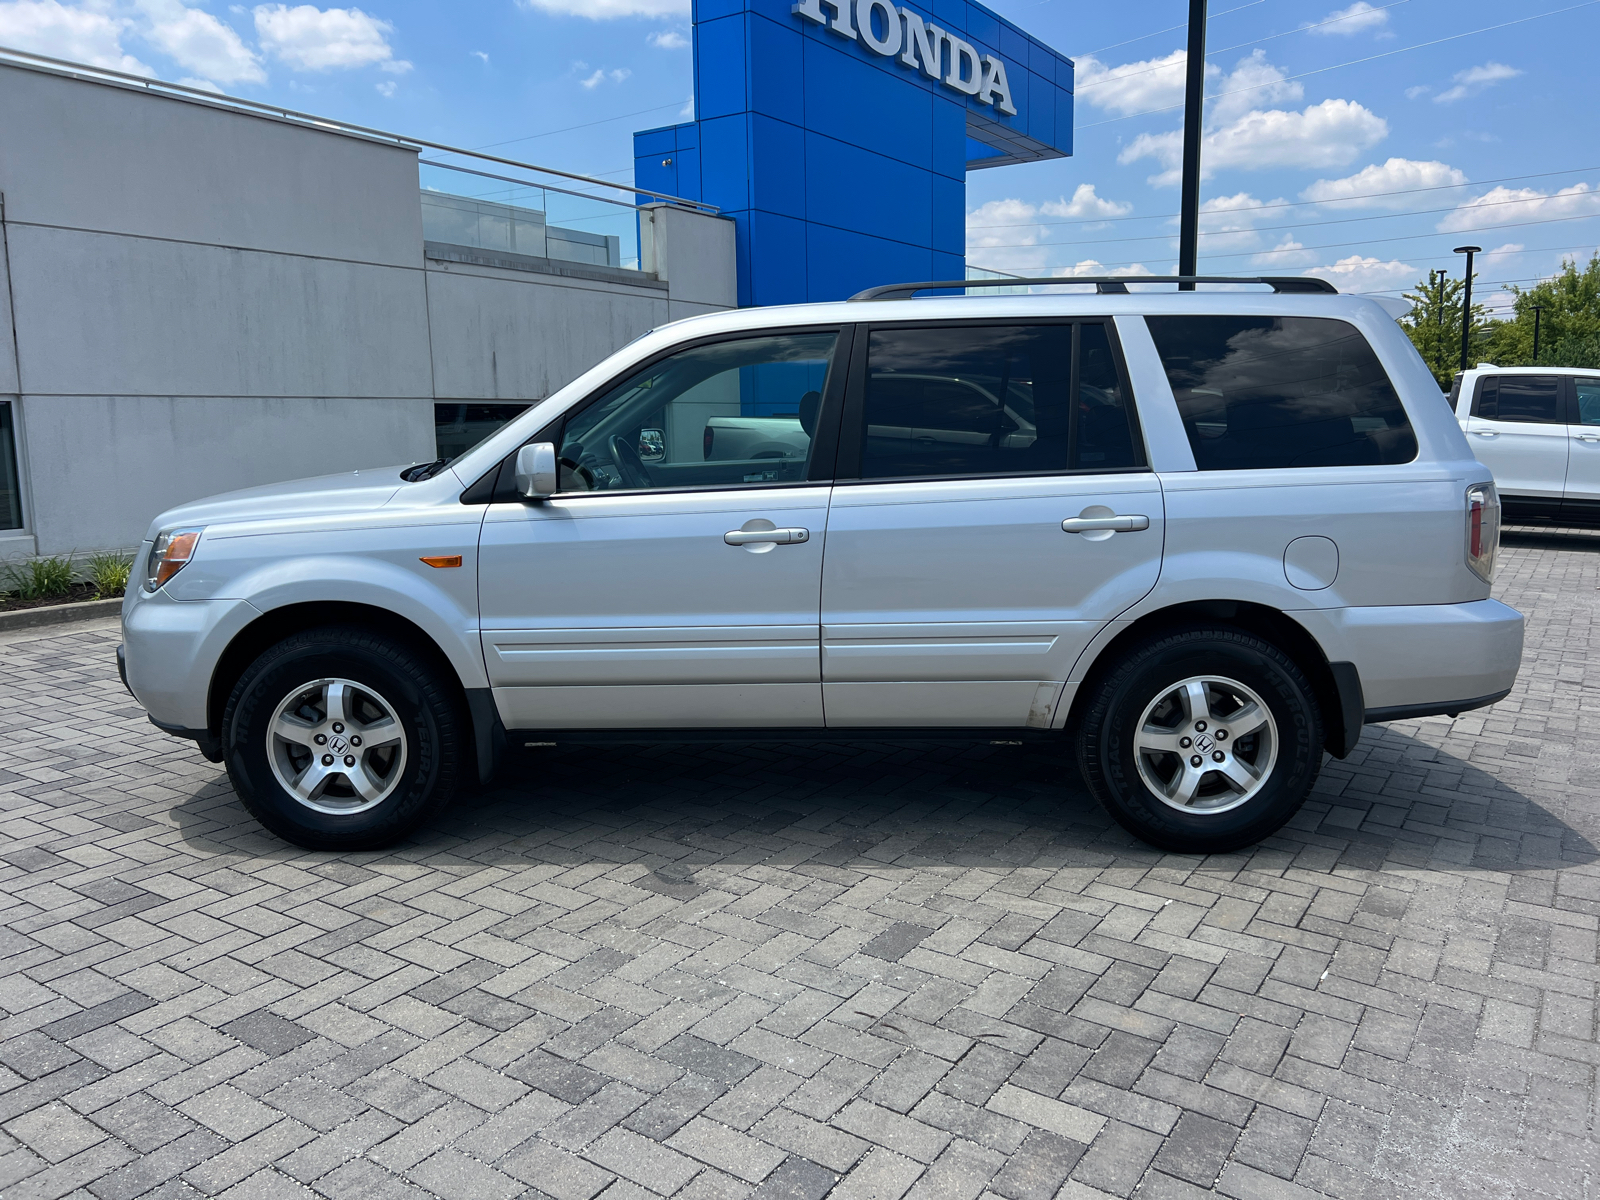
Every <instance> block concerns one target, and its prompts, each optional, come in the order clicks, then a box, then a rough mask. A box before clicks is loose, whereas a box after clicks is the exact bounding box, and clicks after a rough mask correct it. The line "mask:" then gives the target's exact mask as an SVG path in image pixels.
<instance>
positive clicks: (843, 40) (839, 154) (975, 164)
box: [634, 0, 1073, 305]
mask: <svg viewBox="0 0 1600 1200" xmlns="http://www.w3.org/2000/svg"><path fill="white" fill-rule="evenodd" d="M1072 89H1073V64H1072V61H1071V60H1070V59H1068V58H1066V57H1064V56H1063V55H1061V54H1059V53H1057V52H1056V51H1054V50H1052V49H1051V48H1050V47H1048V46H1045V45H1044V44H1043V43H1041V42H1039V41H1038V40H1037V39H1035V38H1032V37H1030V36H1029V35H1028V34H1026V33H1024V32H1023V31H1022V30H1020V29H1018V28H1017V27H1016V26H1015V25H1013V24H1011V23H1010V22H1008V21H1005V20H1003V19H1002V18H1000V17H999V16H997V15H996V14H994V13H993V12H991V11H989V9H987V8H985V7H984V6H983V5H981V4H976V3H973V2H972V0H932V2H931V3H929V4H924V5H896V4H894V3H892V2H891V0H694V111H695V114H696V117H695V120H693V121H689V122H686V123H684V124H681V125H673V126H668V127H666V128H662V129H651V130H646V131H644V132H642V133H637V134H635V135H634V182H635V184H636V185H638V186H639V187H644V188H651V189H653V190H656V191H659V192H665V193H668V194H672V195H677V196H683V197H686V198H689V199H694V200H702V201H705V202H707V203H710V204H714V205H717V206H718V207H719V208H720V209H721V210H722V212H723V214H724V215H726V216H729V217H731V218H732V219H733V220H734V223H735V226H736V230H737V247H738V253H737V259H738V296H739V303H740V304H741V305H755V304H763V305H764V304H788V303H796V302H801V301H807V300H837V299H841V298H843V297H845V296H848V295H851V294H852V293H854V292H856V291H859V290H861V289H862V288H865V287H870V286H872V285H874V284H880V283H886V282H893V281H896V280H910V279H959V278H962V277H963V276H964V274H965V249H966V228H965V222H966V216H965V215H966V175H967V172H968V171H970V170H977V169H981V168H987V167H997V166H1004V165H1007V164H1010V163H1019V162H1034V161H1039V160H1042V159H1049V158H1061V157H1064V156H1066V155H1068V154H1070V153H1071V152H1072Z"/></svg>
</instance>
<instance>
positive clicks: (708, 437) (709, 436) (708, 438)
mask: <svg viewBox="0 0 1600 1200" xmlns="http://www.w3.org/2000/svg"><path fill="white" fill-rule="evenodd" d="M716 440H717V431H716V430H715V429H713V428H711V426H709V425H707V426H706V433H705V437H704V438H703V439H702V444H703V445H704V446H705V448H706V461H707V462H710V461H711V443H712V442H714V441H716Z"/></svg>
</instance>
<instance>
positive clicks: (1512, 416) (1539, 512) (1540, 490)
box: [1450, 363, 1600, 524]
mask: <svg viewBox="0 0 1600 1200" xmlns="http://www.w3.org/2000/svg"><path fill="white" fill-rule="evenodd" d="M1450 402H1451V405H1452V407H1453V408H1454V409H1455V412H1456V418H1457V420H1459V421H1460V423H1461V428H1462V429H1463V430H1465V431H1466V434H1467V442H1468V444H1469V445H1471V447H1472V452H1473V454H1475V455H1476V456H1477V458H1478V461H1479V462H1481V463H1482V464H1483V465H1484V466H1486V467H1488V468H1489V470H1491V471H1492V472H1494V479H1495V486H1496V487H1497V488H1498V489H1499V492H1500V501H1501V503H1502V504H1503V505H1504V506H1505V512H1506V515H1507V516H1508V517H1518V518H1522V519H1525V520H1546V521H1567V522H1573V523H1577V524H1594V523H1597V522H1600V371H1588V370H1583V369H1580V368H1576V367H1497V366H1495V365H1494V364H1493V363H1479V364H1478V365H1477V366H1476V367H1474V368H1473V369H1472V370H1470V371H1463V372H1462V373H1461V374H1460V375H1459V376H1457V378H1456V382H1455V386H1454V387H1453V388H1452V389H1451V392H1450Z"/></svg>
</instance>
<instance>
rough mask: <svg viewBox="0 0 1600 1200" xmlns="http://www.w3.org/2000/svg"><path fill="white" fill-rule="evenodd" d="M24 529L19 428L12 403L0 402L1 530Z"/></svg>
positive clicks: (7, 401)
mask: <svg viewBox="0 0 1600 1200" xmlns="http://www.w3.org/2000/svg"><path fill="white" fill-rule="evenodd" d="M21 528H22V483H21V481H20V480H19V479H18V477H17V426H16V417H15V415H14V414H13V412H12V409H11V401H9V400H0V529H21Z"/></svg>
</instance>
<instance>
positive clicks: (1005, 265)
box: [967, 183, 1133, 275]
mask: <svg viewBox="0 0 1600 1200" xmlns="http://www.w3.org/2000/svg"><path fill="white" fill-rule="evenodd" d="M1132 211H1133V205H1131V204H1127V203H1123V202H1119V201H1116V200H1107V199H1105V198H1104V197H1102V196H1098V195H1096V194H1095V187H1094V184H1092V183H1080V184H1079V185H1078V188H1077V190H1076V191H1074V192H1073V193H1072V198H1071V199H1070V200H1068V199H1066V198H1065V197H1063V198H1061V199H1059V200H1047V201H1045V202H1044V203H1043V204H1030V203H1029V202H1028V201H1026V200H1017V199H1007V200H990V201H989V202H988V203H986V204H983V205H980V206H979V207H978V208H975V209H973V210H972V211H970V212H968V213H967V254H968V256H969V257H972V258H973V260H974V262H976V263H977V264H978V265H980V266H984V267H989V268H991V269H993V270H996V271H1006V272H1011V273H1021V274H1035V275H1037V274H1039V273H1041V272H1043V271H1044V270H1045V265H1046V263H1047V262H1048V261H1049V259H1050V257H1051V252H1052V250H1053V249H1054V247H1053V246H1051V245H1048V244H1046V243H1047V240H1048V238H1049V236H1050V233H1051V230H1050V227H1048V226H1047V225H1046V224H1045V223H1044V222H1043V221H1042V220H1041V219H1040V218H1042V217H1047V216H1048V217H1058V218H1065V219H1067V220H1091V221H1092V220H1097V219H1104V218H1109V217H1120V216H1126V215H1127V214H1128V213H1130V212H1132ZM1087 273H1089V274H1093V273H1094V272H1087ZM1100 273H1101V274H1104V272H1103V271H1102V272H1100Z"/></svg>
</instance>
